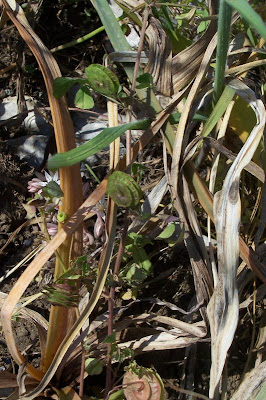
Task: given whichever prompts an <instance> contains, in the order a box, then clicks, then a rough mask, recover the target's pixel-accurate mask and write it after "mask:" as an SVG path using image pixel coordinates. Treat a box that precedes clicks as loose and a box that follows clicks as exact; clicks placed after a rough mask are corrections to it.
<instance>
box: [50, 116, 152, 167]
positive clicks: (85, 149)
mask: <svg viewBox="0 0 266 400" xmlns="http://www.w3.org/2000/svg"><path fill="white" fill-rule="evenodd" d="M150 123H151V121H150V120H149V119H144V120H142V121H137V122H130V123H128V124H124V125H121V126H115V127H114V128H105V129H104V130H103V131H102V132H101V133H99V135H98V136H96V137H94V138H93V139H91V140H90V141H89V142H88V143H85V144H83V145H81V146H80V147H77V148H76V149H73V150H70V151H67V152H66V153H59V154H56V155H54V156H53V157H51V158H50V160H49V161H48V168H49V169H51V170H55V169H58V168H61V167H69V166H70V165H74V164H77V163H79V162H81V161H82V160H85V159H86V158H87V157H90V156H93V155H94V154H96V153H99V151H101V150H102V149H104V148H105V147H107V146H108V145H109V144H110V143H112V142H113V141H114V140H115V139H117V138H118V137H119V136H121V135H122V134H123V133H125V132H126V131H127V130H129V129H142V130H144V129H146V128H148V126H149V125H150Z"/></svg>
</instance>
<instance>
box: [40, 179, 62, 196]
mask: <svg viewBox="0 0 266 400" xmlns="http://www.w3.org/2000/svg"><path fill="white" fill-rule="evenodd" d="M42 191H43V193H44V195H45V196H48V197H50V198H52V199H53V198H54V197H56V198H58V199H59V198H60V197H63V195H64V194H63V192H62V190H61V188H60V186H59V185H58V183H56V182H55V181H50V182H48V183H47V185H45V186H44V187H43V188H42Z"/></svg>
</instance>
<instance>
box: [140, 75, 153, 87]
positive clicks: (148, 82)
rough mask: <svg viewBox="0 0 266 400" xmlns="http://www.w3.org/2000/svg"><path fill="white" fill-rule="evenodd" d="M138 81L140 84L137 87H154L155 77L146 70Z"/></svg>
mask: <svg viewBox="0 0 266 400" xmlns="http://www.w3.org/2000/svg"><path fill="white" fill-rule="evenodd" d="M137 82H139V85H137V86H136V88H137V89H145V88H149V87H152V85H153V78H152V76H151V74H149V73H148V72H146V73H145V74H142V75H140V76H139V77H138V78H137Z"/></svg>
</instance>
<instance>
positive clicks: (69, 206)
mask: <svg viewBox="0 0 266 400" xmlns="http://www.w3.org/2000/svg"><path fill="white" fill-rule="evenodd" d="M2 3H3V5H4V7H5V9H6V12H7V14H8V15H9V17H10V19H11V20H12V22H13V23H14V25H15V26H16V28H17V29H18V31H19V33H20V35H21V36H22V38H23V39H24V40H25V42H26V43H27V44H28V46H29V47H30V49H31V51H32V52H33V54H34V56H35V58H36V60H37V62H38V64H39V67H40V69H41V71H42V75H43V78H44V81H45V85H46V89H47V94H48V98H49V103H50V107H51V114H52V119H53V125H54V130H55V137H56V144H57V149H58V152H65V151H68V150H71V149H73V148H74V147H75V146H76V143H75V137H74V127H73V124H72V120H71V117H70V114H69V110H68V106H67V102H66V99H65V98H61V99H56V98H55V97H54V96H53V87H52V85H53V81H54V79H55V78H57V77H60V76H61V73H60V70H59V67H58V65H57V63H56V61H55V59H54V58H53V56H52V54H51V53H50V51H49V50H48V49H47V48H46V47H45V46H44V44H43V43H42V41H41V40H40V39H39V37H38V36H37V35H36V34H35V32H34V31H33V30H32V28H31V26H30V25H29V23H28V21H27V19H26V17H25V15H24V13H23V11H22V9H21V8H20V7H19V5H18V4H17V3H16V2H15V1H13V0H3V1H2ZM60 185H61V189H62V191H63V193H64V198H63V204H62V206H60V211H63V212H65V214H66V216H67V217H70V216H71V215H72V214H73V213H74V212H75V211H76V210H77V208H78V207H79V206H80V204H81V202H82V183H81V177H80V171H79V166H78V165H76V166H73V167H70V168H62V169H61V170H60ZM73 193H75V195H74V196H73ZM59 227H60V225H59ZM65 239H66V242H65V243H64V245H63V246H61V247H60V248H59V249H58V254H59V256H60V258H61V260H62V261H63V263H64V265H65V266H66V268H67V267H68V265H69V259H70V258H71V256H72V258H76V257H77V256H78V255H80V254H81V250H82V229H81V228H78V229H77V230H76V231H75V233H74V237H73V246H72V254H71V255H70V251H71V237H65ZM61 273H62V265H61V263H60V262H59V261H58V259H57V260H56V268H55V277H58V276H59V275H61ZM14 293H15V292H14V291H12V294H10V296H14ZM15 297H16V296H15ZM9 299H10V297H9ZM9 299H8V300H7V302H6V303H5V304H4V306H3V309H2V319H3V328H4V331H5V334H6V336H7V337H9V335H10V333H9V329H10V327H9V328H8V327H6V328H5V324H8V325H10V323H8V322H6V318H8V315H9V311H8V309H9V304H8V303H9ZM15 301H16V300H15ZM7 304H8V305H7ZM74 318H75V311H74V309H67V308H63V309H62V308H61V309H60V310H59V308H58V307H54V306H53V307H52V310H51V313H50V321H51V323H50V325H49V331H48V343H49V345H48V346H47V354H46V357H45V360H46V361H45V362H46V367H47V364H48V365H49V363H50V362H51V359H52V357H53V353H54V352H55V351H56V348H57V347H58V345H59V344H60V342H61V341H62V338H63V337H64V336H65V335H66V333H67V331H68V330H69V327H70V324H71V321H72V320H73V319H74ZM6 329H7V330H6ZM8 341H9V339H8ZM8 345H9V343H8ZM10 346H11V347H10V352H11V354H12V355H13V356H14V359H15V360H16V362H17V363H18V364H21V362H23V358H21V357H20V356H19V354H18V353H17V351H16V350H15V351H14V346H13V345H11V343H10ZM27 369H28V372H30V371H31V372H30V373H33V374H34V376H35V377H37V375H38V376H39V378H40V377H41V376H42V373H41V371H38V372H36V369H34V368H33V367H32V368H31V367H30V366H29V365H28V366H27Z"/></svg>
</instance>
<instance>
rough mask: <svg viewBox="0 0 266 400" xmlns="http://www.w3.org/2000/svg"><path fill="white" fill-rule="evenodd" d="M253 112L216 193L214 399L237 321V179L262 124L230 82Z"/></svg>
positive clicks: (258, 105) (259, 111)
mask: <svg viewBox="0 0 266 400" xmlns="http://www.w3.org/2000/svg"><path fill="white" fill-rule="evenodd" d="M230 85H232V86H233V87H234V88H235V89H236V92H237V94H239V95H240V96H243V97H244V98H245V100H246V101H247V102H249V103H250V105H251V107H252V108H253V110H254V111H255V113H256V117H257V124H256V126H255V127H254V128H253V130H252V132H251V133H250V136H249V137H248V139H247V141H246V142H245V144H244V146H243V147H242V149H241V150H240V152H239V154H238V155H237V157H236V159H235V161H234V162H233V164H232V166H231V168H230V169H229V171H228V173H227V175H226V178H225V180H224V185H223V189H222V190H221V191H220V192H218V193H216V194H215V199H214V217H215V226H216V233H217V254H218V269H219V270H218V283H217V286H216V287H215V289H214V294H213V296H212V298H211V300H210V303H209V305H208V309H207V312H208V316H209V320H210V328H211V337H212V346H211V349H212V365H211V374H210V392H209V396H210V397H211V398H213V396H214V395H215V392H216V390H217V387H218V384H219V380H220V377H221V374H222V371H223V367H224V363H225V359H226V355H227V351H228V349H229V347H230V345H231V343H232V340H233V337H234V334H235V329H236V326H237V322H238V309H239V304H238V291H237V286H236V270H237V267H238V258H239V232H238V230H239V224H240V214H241V204H240V196H239V180H240V174H241V172H242V170H243V168H244V167H245V166H246V165H247V164H248V163H249V162H250V161H251V159H252V157H253V154H254V152H255V150H256V148H257V146H258V144H259V142H260V139H261V137H262V133H263V129H264V126H265V110H264V106H263V103H262V102H261V101H260V100H257V99H256V96H255V94H254V93H253V92H252V90H251V89H249V88H248V87H247V86H246V85H245V84H243V83H242V82H240V81H237V80H234V81H232V82H231V83H230Z"/></svg>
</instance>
